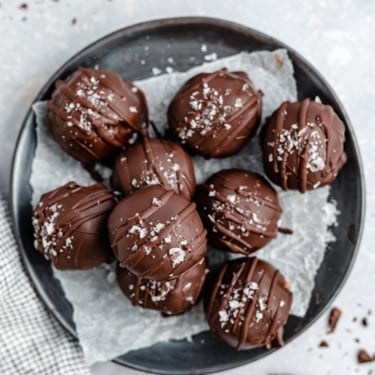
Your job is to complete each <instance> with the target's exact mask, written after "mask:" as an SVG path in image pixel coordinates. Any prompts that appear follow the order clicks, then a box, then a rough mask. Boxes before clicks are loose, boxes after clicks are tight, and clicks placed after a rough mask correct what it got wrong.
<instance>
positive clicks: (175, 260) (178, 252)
mask: <svg viewBox="0 0 375 375" xmlns="http://www.w3.org/2000/svg"><path fill="white" fill-rule="evenodd" d="M169 255H170V257H171V260H172V266H173V267H176V266H177V265H178V264H180V263H182V262H183V261H184V259H185V251H184V250H182V249H180V248H179V247H172V248H171V249H169Z"/></svg>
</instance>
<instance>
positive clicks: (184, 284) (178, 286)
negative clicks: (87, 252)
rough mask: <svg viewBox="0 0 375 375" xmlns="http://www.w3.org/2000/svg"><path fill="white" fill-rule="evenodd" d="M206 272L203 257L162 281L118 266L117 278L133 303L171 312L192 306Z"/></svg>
mask: <svg viewBox="0 0 375 375" xmlns="http://www.w3.org/2000/svg"><path fill="white" fill-rule="evenodd" d="M205 275H206V265H205V261H204V258H202V259H201V260H200V261H199V262H197V263H196V264H194V265H193V266H192V267H191V268H189V269H187V270H186V271H185V272H183V273H182V274H180V275H179V276H178V277H175V278H173V279H168V280H162V281H154V280H149V279H141V278H139V277H137V276H136V275H134V274H133V273H131V272H130V271H128V270H126V269H124V268H121V267H119V266H118V267H117V281H118V284H119V286H120V288H121V290H122V291H123V293H124V294H125V295H126V296H127V297H128V298H129V299H130V300H131V302H132V304H133V305H139V306H141V307H144V308H148V309H154V310H158V311H161V312H162V313H163V315H174V314H180V313H183V312H185V311H187V310H189V309H191V308H192V307H193V306H194V305H195V303H196V302H197V299H198V297H199V295H200V292H201V290H202V286H203V282H204V280H205Z"/></svg>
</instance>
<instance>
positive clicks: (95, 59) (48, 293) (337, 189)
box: [11, 18, 365, 375]
mask: <svg viewBox="0 0 375 375" xmlns="http://www.w3.org/2000/svg"><path fill="white" fill-rule="evenodd" d="M203 43H205V44H206V45H207V46H208V50H209V51H215V52H217V54H218V56H219V57H224V56H229V55H233V54H235V53H237V52H240V51H249V52H252V51H257V50H274V49H277V48H286V49H287V50H288V51H289V55H290V57H291V59H292V61H293V64H294V68H295V76H296V80H297V85H298V96H299V98H300V99H302V98H305V97H315V96H316V95H318V96H319V97H320V98H321V99H322V101H323V102H324V103H328V104H331V105H332V106H333V108H334V109H335V110H336V112H337V113H338V115H339V116H340V117H341V119H343V121H344V122H345V125H346V136H347V141H346V145H345V148H346V152H347V154H348V162H347V164H346V165H345V167H344V169H343V170H342V171H341V173H340V174H339V176H338V178H337V179H336V181H335V182H334V184H333V186H332V198H334V199H335V200H336V201H337V204H338V209H339V210H340V212H341V214H340V215H339V217H338V221H339V223H338V224H339V225H338V226H337V227H335V228H333V233H334V235H335V236H336V238H337V241H336V242H334V243H333V244H331V245H330V246H329V249H328V251H327V252H326V255H325V258H324V261H323V263H322V265H321V267H320V269H319V271H318V273H317V276H316V282H315V288H314V291H313V296H312V299H311V302H310V306H309V309H308V311H307V313H306V316H305V317H304V318H297V317H294V316H291V317H290V319H289V321H288V324H287V327H286V332H285V339H286V342H287V343H288V342H290V341H291V340H292V339H293V338H294V337H296V336H297V335H298V334H300V333H301V332H303V331H304V330H305V329H307V328H308V327H309V326H311V324H312V322H314V321H315V320H316V319H317V318H318V317H319V316H320V315H321V314H322V312H323V311H324V310H325V309H326V308H327V306H328V305H329V303H330V301H331V300H332V299H333V298H334V297H335V295H336V294H337V292H338V291H339V289H340V288H341V287H342V285H343V282H344V280H345V279H346V277H347V276H348V273H349V270H350V268H351V266H352V265H353V262H354V258H355V255H356V251H357V248H358V245H359V240H360V237H361V233H362V227H363V221H364V199H365V196H364V178H363V170H362V165H361V160H360V156H359V150H358V145H357V142H356V139H355V136H354V131H353V128H352V126H351V124H350V121H349V119H348V116H347V115H346V113H345V111H344V109H343V106H342V104H341V103H340V101H339V99H338V98H337V96H336V95H335V93H334V92H333V90H332V89H331V88H330V87H329V85H328V84H327V82H326V81H325V80H324V78H323V77H322V76H321V75H320V74H319V73H318V72H317V71H316V70H315V69H314V68H313V67H312V66H311V65H310V64H309V63H308V62H307V61H306V60H305V59H303V58H302V57H301V56H300V55H298V54H297V53H296V52H295V51H293V50H292V49H291V48H289V47H288V46H286V45H284V44H283V43H281V42H279V41H277V40H275V39H273V38H271V37H269V36H267V35H264V34H261V33H259V32H257V31H255V30H252V29H250V28H247V27H245V26H241V25H238V24H234V23H231V22H227V21H223V20H217V19H211V18H174V19H166V20H157V21H151V22H146V23H142V24H138V25H134V26H130V27H127V28H125V29H122V30H119V31H116V32H114V33H113V34H110V35H108V36H106V37H104V38H103V39H100V40H99V41H97V42H95V43H93V44H91V45H90V46H88V47H87V48H85V49H84V50H82V51H81V52H79V53H78V54H77V55H75V56H74V57H72V58H71V59H70V60H69V61H68V62H67V63H66V64H64V65H63V66H62V67H61V68H60V69H59V70H58V71H57V72H56V73H55V74H54V75H53V76H52V77H51V78H50V79H49V80H48V82H47V83H46V84H45V86H44V87H43V89H42V90H41V92H40V93H39V95H38V96H37V97H36V98H35V101H39V100H45V99H48V98H49V97H50V95H51V92H52V89H53V83H54V82H55V81H56V80H57V79H60V78H64V77H66V76H67V75H68V74H70V73H71V72H72V71H73V70H75V69H76V68H77V67H79V66H86V67H94V66H95V64H99V66H100V67H101V68H104V69H109V70H114V71H116V72H118V73H120V74H121V75H122V76H123V77H124V78H125V79H129V80H137V79H144V78H147V77H149V76H150V75H151V69H152V67H153V66H157V67H159V68H162V69H163V68H165V67H167V66H169V65H171V64H170V63H168V61H167V58H168V57H170V56H171V57H173V59H174V61H175V65H174V68H175V69H176V70H180V71H184V70H188V69H189V68H191V67H192V66H194V65H197V64H201V63H203V62H204V61H203V57H204V54H203V53H202V52H201V51H200V47H201V45H202V44H203ZM146 46H147V47H148V48H147V47H146ZM145 47H146V48H145ZM143 59H144V60H145V64H143V65H142V64H140V61H141V60H143ZM35 125H36V124H35V117H34V115H33V113H32V111H31V109H30V111H29V113H28V114H27V116H26V119H25V121H24V124H23V126H22V129H21V132H20V135H19V138H18V143H17V147H16V150H15V153H14V158H13V166H12V172H11V210H12V215H13V224H14V231H15V234H16V237H17V241H18V244H19V249H20V252H21V255H22V258H23V260H24V264H25V267H26V269H27V270H28V272H29V275H30V278H31V280H32V281H33V283H34V286H35V289H36V290H37V292H38V293H39V295H40V297H41V299H42V300H43V301H44V303H45V304H46V306H47V307H48V308H49V310H50V311H51V312H52V314H53V315H54V316H55V318H56V319H57V320H58V321H59V322H60V323H61V324H62V325H63V326H64V327H65V328H66V329H67V330H68V331H69V332H70V333H71V334H72V335H73V336H75V337H76V336H77V333H76V329H75V325H74V322H73V319H72V306H71V305H70V303H69V301H68V300H67V299H66V298H65V296H64V293H63V291H62V289H61V285H60V283H59V282H58V281H57V280H56V279H54V277H53V274H52V270H51V266H50V263H49V262H47V261H45V260H44V258H43V256H41V255H40V254H38V253H37V252H36V251H35V250H34V248H33V245H32V244H33V236H32V227H31V220H30V218H31V214H32V207H31V205H30V202H31V195H32V191H31V187H30V184H29V178H30V172H31V164H32V160H33V157H34V153H35V147H36V134H35ZM297 194H298V193H297ZM307 250H308V249H307ZM103 334H105V317H103ZM129 339H131V338H129ZM273 350H275V349H273ZM273 350H268V351H267V350H265V349H263V348H259V349H254V350H250V351H241V352H237V351H235V350H233V349H231V348H229V347H228V346H226V345H225V344H224V343H222V342H220V341H219V340H217V339H216V338H214V337H213V336H211V335H210V334H209V333H208V332H204V333H202V334H199V335H197V336H196V337H195V338H194V340H193V343H188V342H186V341H184V340H180V341H172V342H168V343H160V344H157V345H154V346H152V347H150V348H145V349H142V350H137V351H134V352H130V353H128V354H126V355H123V356H121V357H119V358H117V359H115V361H116V362H117V363H120V364H123V365H127V366H130V367H134V368H137V369H140V370H146V371H151V372H156V373H161V374H175V375H177V374H201V373H212V372H216V371H221V370H224V369H228V368H232V367H236V366H240V365H242V364H245V363H248V362H252V361H255V360H257V359H259V358H261V357H264V356H265V355H269V354H270V353H272V352H273Z"/></svg>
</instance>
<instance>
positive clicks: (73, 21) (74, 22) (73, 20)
mask: <svg viewBox="0 0 375 375" xmlns="http://www.w3.org/2000/svg"><path fill="white" fill-rule="evenodd" d="M76 23H77V18H75V17H74V18H73V19H72V25H73V26H74V25H75V24H76Z"/></svg>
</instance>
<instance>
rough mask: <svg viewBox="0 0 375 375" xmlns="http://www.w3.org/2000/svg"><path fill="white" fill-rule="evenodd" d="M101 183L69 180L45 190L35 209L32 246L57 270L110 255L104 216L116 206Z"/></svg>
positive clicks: (91, 263) (94, 262)
mask: <svg viewBox="0 0 375 375" xmlns="http://www.w3.org/2000/svg"><path fill="white" fill-rule="evenodd" d="M115 204H116V203H115V198H114V196H113V194H112V193H111V192H110V191H109V190H108V189H107V188H106V187H105V186H104V185H102V184H96V185H92V186H88V187H82V186H79V185H77V184H76V183H75V182H69V183H67V184H66V185H63V186H61V187H59V188H57V189H55V190H52V191H50V192H48V193H46V194H44V195H43V196H42V197H41V199H40V202H39V204H38V205H37V206H36V208H35V210H34V216H33V226H34V238H35V243H34V246H35V248H36V249H37V250H39V251H40V252H41V253H42V254H44V256H45V257H46V259H49V260H51V262H52V263H53V265H54V266H55V267H56V268H58V269H60V270H69V269H70V270H74V269H88V268H93V267H96V266H99V265H100V264H101V263H104V262H107V261H109V260H111V258H112V257H113V254H112V251H111V247H110V245H109V241H108V236H107V230H106V229H107V219H108V216H109V213H110V212H111V211H112V209H113V208H114V206H115Z"/></svg>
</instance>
